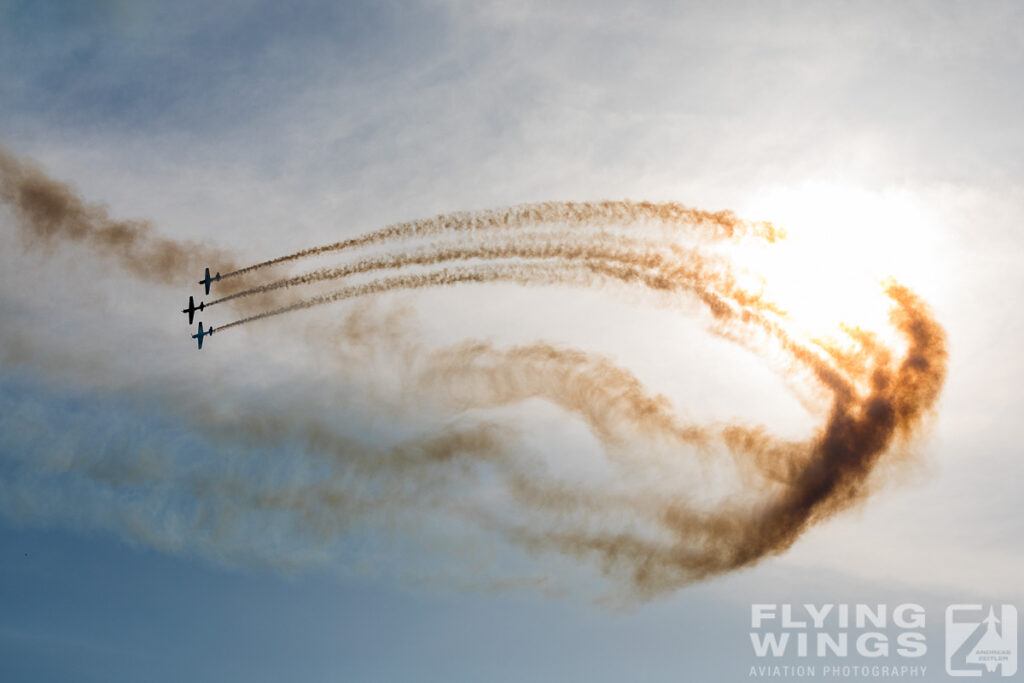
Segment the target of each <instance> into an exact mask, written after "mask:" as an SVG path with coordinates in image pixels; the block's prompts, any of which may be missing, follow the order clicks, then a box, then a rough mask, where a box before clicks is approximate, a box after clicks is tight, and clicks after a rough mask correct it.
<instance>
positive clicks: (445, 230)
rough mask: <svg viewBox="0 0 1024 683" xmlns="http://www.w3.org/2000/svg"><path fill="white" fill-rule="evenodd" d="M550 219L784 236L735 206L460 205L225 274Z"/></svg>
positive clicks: (722, 235)
mask: <svg viewBox="0 0 1024 683" xmlns="http://www.w3.org/2000/svg"><path fill="white" fill-rule="evenodd" d="M548 223H557V224H561V225H565V226H568V227H571V228H583V227H596V226H608V225H638V224H641V223H657V224H660V225H663V226H666V227H670V228H675V229H684V230H686V231H687V233H688V234H693V233H698V234H700V235H701V236H703V237H704V238H706V239H733V238H737V237H741V236H746V235H750V236H753V237H756V238H758V239H763V240H766V241H768V242H774V241H776V240H778V239H781V238H783V237H784V236H785V231H783V230H782V229H781V228H777V227H775V226H774V225H772V224H771V223H767V222H750V221H745V220H742V219H740V218H737V217H736V215H735V214H733V213H732V212H731V211H718V212H710V211H701V210H699V209H693V208H690V207H688V206H684V205H682V204H679V203H676V202H662V203H654V202H633V201H629V200H623V201H601V202H539V203H536V204H520V205H518V206H511V207H506V208H501V209H490V210H485V211H476V212H468V211H457V212H454V213H447V214H440V215H437V216H434V217H433V218H427V219H421V220H415V221H408V222H404V223H395V224H393V225H389V226H386V227H384V228H381V229H380V230H376V231H374V232H370V233H367V234H365V235H361V236H359V237H353V238H350V239H347V240H342V241H340V242H335V243H333V244H327V245H323V246H320V247H313V248H311V249H304V250H302V251H298V252H295V253H293V254H288V255H286V256H279V257H277V258H274V259H270V260H269V261H263V262H262V263H257V264H254V265H251V266H248V267H245V268H240V269H238V270H235V271H233V272H230V273H227V274H226V275H223V276H222V277H235V276H237V275H242V274H244V273H249V272H252V271H254V270H258V269H260V268H266V267H268V266H273V265H277V264H280V263H285V262H288V261H295V260H298V259H302V258H307V257H310V256H318V255H320V254H325V253H328V252H333V251H344V250H347V249H354V248H357V247H365V246H369V245H373V244H384V243H391V242H398V241H401V240H405V239H410V238H413V237H418V238H422V237H432V236H437V235H448V234H451V233H454V232H474V233H478V232H487V231H491V230H497V229H514V228H519V227H522V226H524V225H543V224H548Z"/></svg>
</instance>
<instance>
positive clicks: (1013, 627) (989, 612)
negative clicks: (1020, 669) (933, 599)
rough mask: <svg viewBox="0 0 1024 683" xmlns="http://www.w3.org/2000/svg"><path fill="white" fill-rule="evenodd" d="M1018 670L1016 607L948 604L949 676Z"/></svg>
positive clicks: (1007, 672)
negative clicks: (997, 608) (998, 607)
mask: <svg viewBox="0 0 1024 683" xmlns="http://www.w3.org/2000/svg"><path fill="white" fill-rule="evenodd" d="M997 671H998V672H999V675H1000V676H1012V675H1014V674H1015V673H1017V608H1015V607H1014V606H1013V605H1002V606H1001V607H1000V609H999V610H998V611H997V610H996V609H995V607H993V606H987V609H986V607H985V606H982V605H950V606H949V607H947V608H946V673H948V674H949V675H950V676H987V675H990V674H994V673H995V672H997Z"/></svg>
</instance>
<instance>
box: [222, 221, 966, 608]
mask: <svg viewBox="0 0 1024 683" xmlns="http://www.w3.org/2000/svg"><path fill="white" fill-rule="evenodd" d="M493 239H494V240H495V241H494V242H492V243H485V244H484V245H482V246H477V247H441V248H434V249H426V250H421V251H413V252H405V253H399V254H397V255H391V256H387V255H385V256H383V257H376V258H370V259H364V260H362V261H359V262H356V263H354V264H351V265H349V266H346V267H342V268H340V269H324V270H321V271H315V272H314V273H310V274H306V275H304V276H299V277H298V278H293V279H291V280H283V281H279V282H276V283H269V284H268V285H267V286H266V287H268V288H269V289H273V288H276V287H289V286H295V285H299V284H309V283H311V282H315V281H321V280H327V279H335V278H344V277H347V276H350V275H353V274H357V273H365V272H371V271H374V270H380V269H399V270H401V269H402V268H406V267H411V266H435V265H437V264H441V263H444V262H448V261H458V260H466V259H480V260H484V261H485V263H483V264H480V265H474V266H468V267H459V268H442V269H440V270H437V271H432V272H428V273H425V274H413V275H397V276H393V277H386V278H380V279H377V280H374V281H371V282H368V283H364V284H360V285H353V286H350V287H346V288H344V289H341V290H339V291H337V292H334V293H329V294H324V295H321V296H318V297H313V298H311V299H308V300H306V301H304V302H300V303H298V304H294V305H292V306H288V307H284V308H279V309H275V310H271V311H268V312H266V313H263V314H260V315H256V316H251V317H249V318H245V319H242V320H239V321H236V322H234V323H231V324H229V325H227V326H225V327H227V328H230V327H232V326H238V325H243V324H246V323H249V322H253V321H255V320H261V319H264V318H267V317H272V316H276V315H281V314H284V313H288V312H291V311H295V310H300V309H305V308H311V307H313V306H319V305H323V304H327V303H331V302H334V301H339V300H341V299H349V298H354V297H361V296H367V295H371V294H378V293H383V292H389V291H397V290H408V289H420V288H424V287H445V286H449V285H453V284H457V283H485V282H492V281H509V282H515V283H518V284H524V285H544V286H550V285H571V286H584V287H587V286H593V285H594V284H597V283H598V282H606V281H619V282H624V283H627V284H635V285H640V286H642V287H644V288H647V289H651V290H655V291H663V292H685V293H687V294H689V295H691V296H694V297H695V298H696V299H698V300H699V301H701V302H703V303H704V304H705V305H706V307H707V309H708V311H709V312H710V313H711V316H712V319H713V320H714V325H713V326H712V329H713V331H714V332H716V333H718V334H719V335H721V336H722V337H724V338H727V339H730V340H732V341H735V342H738V343H740V344H743V345H744V346H746V347H748V348H750V349H751V350H753V351H755V352H766V351H767V349H766V347H765V345H766V343H769V342H770V344H772V345H774V346H775V347H776V348H778V349H780V350H782V351H783V352H785V353H786V354H787V355H788V356H789V357H790V358H791V360H792V361H793V362H794V363H795V364H796V365H797V366H799V367H802V368H805V369H806V370H808V371H809V372H810V373H811V375H810V376H811V377H812V378H813V379H814V381H815V382H816V383H817V384H818V385H819V386H820V387H821V388H822V389H824V390H826V391H827V392H829V393H830V394H831V395H832V401H833V403H832V407H831V409H830V411H829V417H828V420H827V421H826V423H825V425H824V426H823V427H822V428H821V429H820V431H819V432H818V433H817V434H816V435H815V436H814V437H812V438H811V439H809V440H808V441H806V442H803V443H793V442H785V441H782V440H780V439H777V438H775V437H773V436H771V435H770V433H768V432H767V430H764V429H762V428H756V427H754V428H751V427H746V426H743V425H726V426H724V427H721V428H717V429H712V428H707V427H700V426H693V425H683V424H681V423H679V422H678V420H677V419H676V418H675V417H674V415H673V413H672V411H671V410H670V409H668V410H665V409H659V408H658V405H659V404H658V403H657V402H655V403H649V402H648V403H647V404H644V403H643V401H640V402H639V403H636V402H627V403H626V404H624V405H619V406H618V411H617V412H614V413H613V414H615V415H617V416H618V417H619V418H622V419H625V420H626V421H627V422H628V423H629V424H630V425H631V426H632V427H633V428H634V431H635V432H636V433H638V434H639V433H648V434H649V435H650V434H656V435H658V437H659V438H661V439H663V440H664V439H668V440H669V441H674V442H675V443H677V444H680V445H686V446H690V447H697V448H706V447H707V446H708V445H709V443H711V442H717V443H723V444H725V445H726V447H727V448H728V449H729V450H730V451H732V452H733V454H734V456H735V457H736V458H737V460H736V461H735V462H736V463H737V466H738V467H740V468H741V469H743V471H744V472H746V474H744V476H743V481H745V482H746V483H747V484H748V485H750V486H754V487H755V490H756V489H761V490H763V491H771V492H772V493H771V495H769V496H768V498H767V500H766V501H763V502H761V503H759V504H757V505H755V506H754V507H749V505H748V506H747V507H744V506H743V505H741V504H740V503H738V502H736V501H733V502H731V503H726V504H723V505H722V506H721V507H719V508H718V509H714V510H702V509H699V508H697V507H694V506H692V505H690V504H688V503H687V502H686V500H685V499H684V498H682V499H674V500H666V501H663V502H662V504H661V506H660V507H658V508H657V509H656V510H655V511H654V512H653V513H650V517H649V519H648V523H650V524H652V525H653V526H654V527H655V528H660V529H661V531H662V532H663V537H662V538H654V537H652V536H651V535H644V534H634V533H628V532H615V533H610V532H608V531H603V530H600V529H598V530H594V529H592V528H589V526H588V525H583V526H581V527H576V528H573V527H572V526H571V525H570V526H569V527H568V528H566V527H565V526H564V525H558V524H556V525H555V526H554V527H550V528H548V527H545V524H544V522H533V523H529V524H525V525H514V524H509V523H507V522H505V521H501V520H497V519H491V520H490V522H489V523H490V524H491V525H492V526H493V527H494V528H495V529H498V530H500V531H501V532H502V533H504V534H506V535H507V536H508V537H509V538H512V539H514V540H516V541H518V542H521V543H523V544H524V545H526V546H528V547H533V548H538V549H540V548H547V549H554V550H557V551H560V552H563V553H568V554H572V555H578V556H580V557H592V558H596V559H598V560H599V562H600V564H601V566H602V567H604V568H605V570H606V571H608V572H610V573H623V572H624V573H625V574H626V576H627V577H628V580H629V581H630V583H631V585H632V586H633V588H634V590H635V591H637V592H638V593H640V594H647V595H650V594H655V593H658V592H661V591H664V590H669V589H671V588H674V587H677V586H679V585H683V584H685V583H687V582H689V581H693V580H698V579H701V578H704V577H707V576H709V575H712V574H716V573H720V572H723V571H729V570H732V569H736V568H739V567H743V566H748V565H750V564H753V563H755V562H757V561H758V560H759V559H761V558H763V557H765V556H768V555H772V554H777V553H780V552H782V551H784V550H785V549H787V548H788V547H790V546H791V545H792V543H793V542H794V541H795V540H796V539H797V538H798V537H799V536H800V534H801V533H802V532H803V531H804V530H805V529H806V528H807V527H808V526H809V525H811V524H814V523H816V522H818V521H821V520H823V519H826V518H828V517H829V516H831V515H832V514H834V513H836V512H838V511H840V510H842V509H845V508H846V507H848V506H849V505H850V504H852V503H854V502H856V501H857V500H859V499H860V498H862V497H863V496H865V495H866V494H867V481H868V475H869V474H870V473H871V472H872V470H873V469H874V466H875V464H876V463H877V462H878V460H879V459H880V458H881V457H882V456H883V455H884V454H885V453H886V452H888V451H890V450H891V448H892V446H893V443H894V441H895V440H896V439H898V438H907V437H909V436H911V435H912V434H913V433H914V431H915V430H916V429H917V427H918V425H919V424H920V422H921V420H922V419H923V417H924V416H925V414H926V413H927V412H928V411H929V410H930V409H931V407H932V406H933V405H934V402H935V400H936V398H937V396H938V393H939V390H940V388H941V385H942V383H943V380H944V377H945V367H946V350H945V335H944V332H943V330H942V328H941V326H939V325H938V323H936V322H935V321H934V319H933V318H932V317H931V314H930V312H929V311H928V308H927V306H926V305H925V304H924V303H923V302H922V301H921V300H920V299H919V298H918V297H917V296H916V295H914V294H913V293H912V292H910V290H909V289H907V288H905V287H903V286H902V285H899V284H896V283H890V284H889V285H887V286H886V288H885V292H884V293H885V294H886V296H888V297H889V298H890V299H891V300H892V302H893V308H892V314H891V322H892V324H893V326H894V328H895V329H896V330H897V332H899V333H900V334H901V335H902V336H903V337H904V339H905V340H906V342H907V345H908V348H907V351H906V355H905V356H904V357H903V358H902V359H901V360H897V359H895V358H894V355H893V353H892V352H891V350H889V349H888V348H885V347H883V346H882V345H881V344H880V343H879V342H878V339H877V337H875V336H873V335H871V334H869V333H865V332H862V331H859V330H857V329H855V328H847V329H848V332H849V335H848V336H849V337H850V339H852V340H853V341H854V342H855V343H856V344H857V349H856V350H853V351H849V350H842V349H839V348H837V347H834V346H830V345H829V344H828V343H825V342H821V341H815V342H811V341H802V340H800V339H799V338H798V337H796V336H795V335H794V334H793V333H792V332H791V331H790V330H789V328H788V327H787V325H786V324H785V323H786V321H785V315H784V314H783V313H782V312H781V310H782V309H781V308H780V307H779V306H777V305H776V304H774V303H773V302H769V301H765V300H764V299H762V298H761V297H759V296H754V295H752V294H750V293H749V292H746V291H745V290H743V289H742V288H741V287H739V286H737V284H736V280H735V278H734V276H733V274H732V273H731V272H730V269H729V268H728V267H724V268H723V267H722V266H721V264H712V259H709V258H708V257H707V256H706V255H703V254H701V253H700V252H699V251H696V250H692V251H682V250H679V249H673V245H668V246H663V247H662V249H661V251H660V252H658V251H657V250H656V249H653V250H652V249H646V250H645V249H637V248H633V249H629V248H615V247H614V246H608V245H603V244H601V243H600V241H598V243H597V244H594V245H586V244H584V245H577V244H572V243H569V242H562V243H559V242H557V241H555V242H553V243H549V244H539V245H538V244H530V243H527V244H515V243H512V242H508V243H503V242H501V241H500V237H499V236H494V238H493ZM510 258H512V259H523V260H521V261H514V262H512V263H505V262H502V260H503V259H510ZM488 259H492V260H491V261H490V262H487V260H488ZM538 261H539V262H538ZM256 289H257V290H258V289H259V288H256ZM252 293H256V292H252ZM222 329H223V328H222ZM535 351H536V350H535ZM453 353H454V356H453V357H454V358H455V359H456V360H455V362H449V363H447V364H441V365H439V366H438V371H439V372H442V371H443V374H444V375H445V376H446V377H448V378H449V379H450V382H449V384H452V383H454V384H458V383H459V382H458V381H457V380H456V379H454V378H458V377H459V376H460V372H459V368H460V367H466V366H467V365H470V366H471V365H472V363H473V362H474V361H473V357H474V355H475V354H474V351H473V349H472V347H470V348H464V349H460V350H456V351H454V352H453ZM542 355H543V354H542ZM553 355H554V356H556V357H558V361H556V362H553V363H550V362H549V363H547V364H546V363H545V362H543V361H541V360H538V358H539V357H538V356H536V355H533V357H532V359H533V361H534V362H535V363H536V364H537V365H538V366H540V367H544V368H545V372H544V376H545V377H546V378H547V379H544V378H542V377H533V378H532V380H530V381H526V382H525V383H524V386H525V387H526V391H524V392H523V393H521V394H520V398H526V397H529V396H537V395H543V392H542V391H541V389H540V388H541V387H548V388H547V389H546V391H549V392H550V391H553V387H552V386H551V385H550V384H549V381H550V378H552V377H554V378H557V380H556V384H558V385H561V386H573V385H574V381H573V380H574V377H575V375H573V371H572V367H573V364H574V363H575V362H576V359H574V358H572V357H571V356H566V355H565V354H562V353H557V352H556V353H554V354H553ZM499 359H500V360H498V362H496V363H495V365H494V367H492V368H491V369H490V370H489V371H488V372H485V373H484V376H486V377H494V376H495V374H496V373H504V374H505V375H506V382H508V381H510V380H508V378H507V375H514V376H517V377H523V376H529V374H530V372H529V369H528V366H526V365H524V364H522V363H520V362H517V359H516V357H515V354H514V353H513V354H511V355H501V356H499ZM792 371H793V372H795V370H792ZM566 372H568V373H569V374H568V375H566V374H565V373H566ZM613 374H614V373H609V372H607V371H605V372H602V373H599V375H597V376H593V377H590V378H589V379H588V380H586V381H585V384H586V386H587V387H588V388H589V389H591V390H592V391H591V393H590V395H589V396H590V398H591V400H601V399H602V397H604V398H605V399H607V397H609V396H611V395H614V394H615V392H617V391H621V387H622V385H621V384H620V383H618V382H616V381H613V380H612V379H611V377H612V375H613ZM434 381H437V376H436V374H435V375H434ZM616 386H618V387H619V388H618V389H616V388H614V387H616ZM860 387H868V389H867V392H866V393H865V391H864V390H862V389H861V388H860ZM538 392H540V394H539V393H538ZM556 393H557V392H556ZM557 403H558V404H559V405H563V406H566V405H572V406H575V408H574V411H575V412H576V414H578V415H582V416H584V418H585V419H586V421H587V423H588V424H589V426H590V427H591V429H592V431H593V432H594V434H595V435H596V436H597V437H598V438H599V439H601V441H602V442H603V443H604V444H605V445H606V446H609V447H610V446H614V445H615V444H616V443H621V440H620V438H619V437H620V434H621V433H620V432H619V431H618V430H617V429H613V428H612V427H610V424H611V422H610V421H609V418H608V417H607V416H606V414H604V413H603V412H599V413H597V414H595V413H593V412H588V411H587V410H586V409H584V408H583V407H581V406H580V405H579V404H578V403H573V402H571V401H569V400H568V399H567V397H565V396H562V397H561V399H560V400H559V401H557ZM475 405H479V397H476V400H470V401H468V402H467V403H466V407H471V406H475ZM644 405H646V408H642V409H640V410H638V411H635V412H632V413H631V412H630V410H629V407H630V406H633V407H634V408H639V407H641V406H644ZM596 415H600V418H598V417H596ZM741 456H742V457H741ZM509 481H510V485H513V490H514V491H515V493H516V495H517V496H519V497H520V501H521V502H522V503H523V505H524V506H525V507H526V508H527V509H529V510H532V511H533V512H535V513H536V512H538V511H539V510H543V509H547V512H548V513H549V514H550V516H551V517H552V518H553V519H555V520H559V519H565V517H566V515H567V513H568V511H569V510H578V509H580V508H581V507H583V508H586V507H587V506H588V503H586V501H587V500H589V499H590V498H592V497H593V496H584V497H583V498H580V495H583V494H582V490H572V489H568V490H567V489H566V488H565V487H564V486H563V485H556V484H553V483H551V482H546V481H544V480H535V479H530V478H524V477H521V476H518V475H514V476H510V479H509ZM594 500H595V501H598V502H595V503H594V505H595V506H598V507H599V506H600V505H601V502H600V501H603V502H604V503H608V502H609V500H610V498H609V497H608V496H607V495H605V494H603V493H602V494H597V495H596V497H594ZM630 505H631V508H630V509H632V510H633V511H634V512H635V511H636V510H637V509H641V508H643V507H644V505H641V504H639V503H638V501H635V500H634V501H632V502H631V503H630ZM595 509H596V508H595ZM549 521H550V520H549ZM655 536H656V534H655ZM666 536H667V538H668V539H670V540H668V541H666V540H665V538H664V537H666Z"/></svg>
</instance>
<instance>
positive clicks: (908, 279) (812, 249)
mask: <svg viewBox="0 0 1024 683" xmlns="http://www.w3.org/2000/svg"><path fill="white" fill-rule="evenodd" d="M743 214H744V216H745V217H748V218H751V219H755V220H768V221H771V222H772V223H774V224H776V225H778V226H781V227H783V228H784V229H785V230H786V239H785V240H782V241H780V242H778V243H776V244H772V245H768V246H765V247H763V248H762V247H756V248H751V249H742V250H740V253H739V254H737V261H739V262H740V263H741V264H742V265H744V266H746V267H749V268H750V269H751V270H752V271H753V272H755V273H757V274H758V275H759V276H760V277H761V278H763V279H762V280H760V287H761V291H762V293H763V295H764V296H765V297H767V298H769V299H771V300H772V301H774V302H776V303H778V304H779V305H780V306H781V307H782V308H783V309H784V310H785V311H786V313H787V319H788V320H789V322H790V323H791V324H792V325H794V326H795V327H796V328H798V329H800V330H801V331H802V332H803V333H805V334H807V335H808V336H832V335H835V334H837V333H839V332H840V331H841V326H842V325H853V326H858V327H863V328H867V329H872V330H878V331H881V330H883V329H884V328H886V327H887V325H886V320H887V315H888V304H889V302H888V301H887V299H886V297H885V296H884V295H883V292H882V288H883V283H885V282H887V281H889V280H891V279H896V280H898V281H900V282H902V283H904V284H906V285H908V286H910V287H911V288H914V289H919V290H921V289H923V290H925V291H927V290H929V289H931V288H932V287H933V286H934V285H935V283H936V281H937V280H938V276H939V274H940V269H939V266H938V262H937V259H936V258H935V255H936V238H935V230H934V227H933V226H934V221H933V220H932V219H931V217H930V216H929V212H928V211H927V209H926V207H925V205H924V203H923V202H922V201H920V200H919V199H918V198H917V197H916V196H915V195H914V194H912V193H911V192H908V191H904V190H895V189H893V190H882V191H875V190H867V189H862V188H857V187H852V186H844V185H837V184H825V183H808V184H805V185H803V186H800V187H795V188H773V189H769V190H765V191H763V192H761V193H758V194H756V195H754V196H753V197H752V199H751V200H750V202H749V203H747V204H746V205H744V207H743Z"/></svg>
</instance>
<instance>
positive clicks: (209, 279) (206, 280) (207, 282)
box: [199, 268, 220, 295]
mask: <svg viewBox="0 0 1024 683" xmlns="http://www.w3.org/2000/svg"><path fill="white" fill-rule="evenodd" d="M218 280H220V273H217V275H215V276H214V277H210V269H209V268H207V269H206V277H204V278H203V279H202V280H200V281H199V284H201V285H206V293H207V295H209V293H210V283H211V282H217V281H218Z"/></svg>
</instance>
